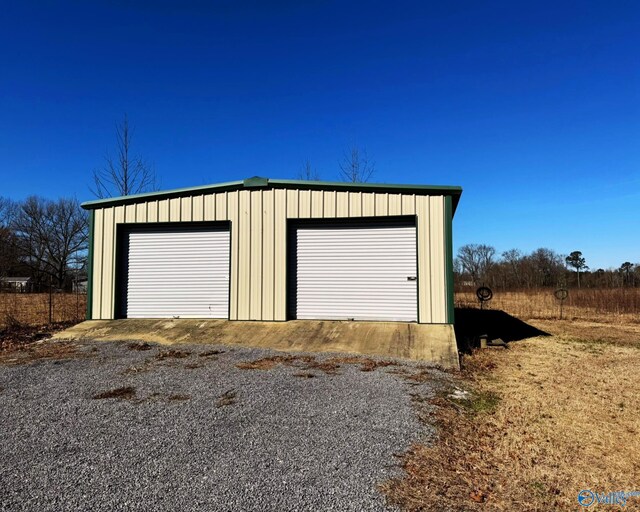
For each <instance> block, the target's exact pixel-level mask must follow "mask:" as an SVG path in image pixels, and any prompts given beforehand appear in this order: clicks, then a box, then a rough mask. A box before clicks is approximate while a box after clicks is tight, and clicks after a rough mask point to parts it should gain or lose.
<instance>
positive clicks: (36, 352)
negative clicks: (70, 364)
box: [0, 341, 90, 365]
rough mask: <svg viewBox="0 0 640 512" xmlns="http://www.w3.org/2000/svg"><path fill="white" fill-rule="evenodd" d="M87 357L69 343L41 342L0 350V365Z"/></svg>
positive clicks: (72, 343) (87, 353) (74, 345)
mask: <svg viewBox="0 0 640 512" xmlns="http://www.w3.org/2000/svg"><path fill="white" fill-rule="evenodd" d="M89 355H90V353H89V352H78V346H77V345H76V344H75V343H74V342H71V341H55V342H53V341H42V342H38V343H30V344H26V345H25V344H21V345H15V346H11V347H8V348H6V349H3V350H0V364H6V365H20V364H28V363H31V362H34V361H40V360H65V359H73V358H76V357H88V356H89Z"/></svg>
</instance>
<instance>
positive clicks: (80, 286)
mask: <svg viewBox="0 0 640 512" xmlns="http://www.w3.org/2000/svg"><path fill="white" fill-rule="evenodd" d="M88 282H89V281H88V280H87V279H81V280H79V281H74V282H73V293H87V283H88Z"/></svg>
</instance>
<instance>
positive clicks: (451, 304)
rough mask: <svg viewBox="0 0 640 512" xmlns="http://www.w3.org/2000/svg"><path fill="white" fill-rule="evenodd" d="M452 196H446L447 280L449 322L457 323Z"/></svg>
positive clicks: (445, 240)
mask: <svg viewBox="0 0 640 512" xmlns="http://www.w3.org/2000/svg"><path fill="white" fill-rule="evenodd" d="M451 202H452V201H451V197H450V196H447V197H445V198H444V243H445V251H446V254H445V258H444V262H445V280H446V290H447V323H450V324H453V323H455V296H454V293H455V292H454V287H453V207H452V204H451Z"/></svg>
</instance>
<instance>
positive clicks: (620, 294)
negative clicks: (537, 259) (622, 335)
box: [455, 288, 640, 323]
mask: <svg viewBox="0 0 640 512" xmlns="http://www.w3.org/2000/svg"><path fill="white" fill-rule="evenodd" d="M553 292H554V290H553V289H551V288H548V289H537V290H524V291H510V292H499V291H496V292H494V294H493V299H492V300H491V301H490V302H489V303H487V304H486V305H485V307H486V308H489V309H495V310H502V311H505V312H506V313H509V314H510V315H513V316H515V317H518V318H520V319H521V320H529V319H547V320H556V319H559V318H560V301H559V300H558V299H556V298H555V297H554V295H553ZM455 302H456V306H458V307H477V306H478V299H477V298H476V294H475V291H474V290H471V291H465V292H456V294H455ZM562 310H563V311H562V317H563V318H564V319H569V320H586V321H595V322H598V323H617V322H624V323H640V288H603V289H584V288H583V289H580V290H578V289H571V290H569V296H568V297H567V299H566V300H565V301H564V304H563V307H562Z"/></svg>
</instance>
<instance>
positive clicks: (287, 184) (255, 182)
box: [82, 176, 462, 213]
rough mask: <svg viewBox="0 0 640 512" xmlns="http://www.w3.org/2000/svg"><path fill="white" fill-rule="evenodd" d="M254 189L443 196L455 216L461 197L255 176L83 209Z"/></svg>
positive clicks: (423, 189)
mask: <svg viewBox="0 0 640 512" xmlns="http://www.w3.org/2000/svg"><path fill="white" fill-rule="evenodd" d="M255 188H285V189H287V188H289V189H301V188H304V189H311V190H335V191H353V192H388V193H392V194H393V193H395V194H399V193H406V194H418V195H427V196H428V195H444V196H450V197H451V198H452V199H453V213H455V210H456V207H457V206H458V202H459V201H460V195H461V194H462V188H461V187H455V186H445V185H401V184H387V183H345V182H342V181H307V180H271V179H269V178H262V177H260V176H254V177H252V178H247V179H246V180H243V181H228V182H226V183H218V184H213V185H203V186H199V187H189V188H178V189H174V190H163V191H159V192H148V193H144V194H135V195H130V196H121V197H109V198H106V199H97V200H95V201H87V202H85V203H82V207H83V208H85V209H87V210H93V209H96V208H105V207H107V206H114V205H120V204H129V203H136V202H139V201H150V200H155V199H165V198H169V197H182V196H189V195H196V194H207V193H213V192H222V191H226V190H240V189H255Z"/></svg>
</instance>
